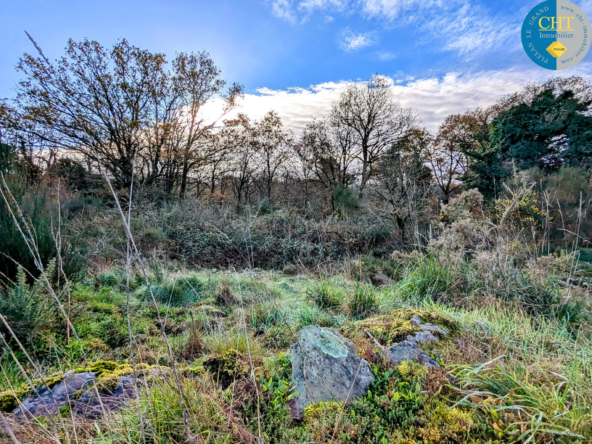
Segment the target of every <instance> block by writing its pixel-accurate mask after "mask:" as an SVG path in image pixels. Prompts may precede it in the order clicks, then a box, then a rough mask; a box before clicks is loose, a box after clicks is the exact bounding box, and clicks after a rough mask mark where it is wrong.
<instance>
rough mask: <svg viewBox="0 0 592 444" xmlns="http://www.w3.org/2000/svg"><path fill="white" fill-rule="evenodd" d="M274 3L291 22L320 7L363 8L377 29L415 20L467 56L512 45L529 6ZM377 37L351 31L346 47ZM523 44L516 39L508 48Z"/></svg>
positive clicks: (324, 0) (412, 1)
mask: <svg viewBox="0 0 592 444" xmlns="http://www.w3.org/2000/svg"><path fill="white" fill-rule="evenodd" d="M586 1H590V0H586ZM271 5H272V12H273V14H274V15H275V16H277V17H279V18H283V19H285V20H288V21H290V22H295V21H296V18H297V16H298V14H304V18H303V19H302V20H301V23H304V22H306V21H307V19H308V17H309V16H310V15H311V14H313V13H314V12H315V11H321V12H325V13H327V12H331V13H332V14H340V13H341V14H348V15H349V14H357V15H358V16H360V17H361V18H363V19H366V20H370V21H373V22H377V24H376V26H377V30H380V29H388V28H393V27H397V26H404V25H408V26H415V27H417V29H419V30H421V31H424V32H427V33H429V34H430V35H431V37H432V38H438V39H440V41H442V42H443V43H444V44H443V45H442V46H441V49H442V50H444V51H454V52H457V53H459V54H460V55H463V56H467V55H471V54H472V53H473V52H474V51H475V50H477V49H480V50H481V51H483V50H488V49H490V48H493V47H495V46H496V45H498V46H499V45H506V46H507V44H508V42H510V41H511V39H512V37H515V36H516V35H519V29H520V25H521V22H522V20H521V18H522V17H524V15H525V14H526V13H527V10H528V9H529V8H528V7H527V6H526V5H524V6H522V7H521V8H513V9H512V11H511V13H506V14H505V15H503V13H501V12H500V13H498V14H492V13H491V12H490V11H489V10H488V9H486V8H484V7H483V6H482V5H481V4H480V3H478V2H471V3H469V2H467V1H466V0H447V1H444V0H272V2H271ZM331 18H332V19H333V18H334V16H333V15H332V16H331ZM350 32H351V31H350ZM427 41H431V40H427ZM348 42H349V43H348ZM375 42H376V38H375V36H374V38H371V36H369V35H367V34H357V35H350V36H348V37H347V38H346V41H345V43H344V42H342V43H341V47H342V48H345V49H347V50H351V49H357V48H362V47H364V46H370V45H371V44H372V43H375ZM518 47H519V45H518V44H517V43H514V44H512V47H511V48H506V51H507V50H508V49H517V48H518Z"/></svg>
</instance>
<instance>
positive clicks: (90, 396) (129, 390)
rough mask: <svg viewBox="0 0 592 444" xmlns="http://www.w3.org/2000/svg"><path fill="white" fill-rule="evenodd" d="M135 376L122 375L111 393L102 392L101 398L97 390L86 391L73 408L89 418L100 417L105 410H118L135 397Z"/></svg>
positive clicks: (77, 412)
mask: <svg viewBox="0 0 592 444" xmlns="http://www.w3.org/2000/svg"><path fill="white" fill-rule="evenodd" d="M134 385H135V379H134V377H133V376H122V377H121V379H120V380H119V385H118V386H117V387H116V388H115V390H113V392H111V393H106V394H105V393H100V397H101V398H100V399H99V397H98V396H97V391H96V390H87V391H85V392H84V393H83V394H82V395H81V396H80V397H79V398H78V399H77V400H76V402H75V404H74V406H73V407H72V410H73V411H74V412H75V413H76V414H77V415H80V416H84V417H85V418H88V419H98V418H100V417H101V416H102V414H103V413H104V412H107V411H113V410H118V409H120V408H122V407H123V406H124V405H125V401H127V400H128V399H130V398H135V397H136V393H137V390H140V389H139V388H138V389H136V388H135V387H134Z"/></svg>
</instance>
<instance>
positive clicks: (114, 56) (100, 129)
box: [3, 40, 242, 195]
mask: <svg viewBox="0 0 592 444" xmlns="http://www.w3.org/2000/svg"><path fill="white" fill-rule="evenodd" d="M19 69H20V70H21V71H22V72H23V73H24V74H25V80H23V81H22V82H21V83H20V87H19V94H18V97H17V106H16V107H15V112H14V113H11V114H10V115H11V116H13V118H11V119H10V120H9V123H10V124H12V125H14V126H15V127H18V129H19V130H20V131H21V132H23V133H28V134H33V135H35V136H36V137H38V138H39V139H41V140H47V141H50V142H51V143H52V144H54V145H55V146H59V147H63V148H68V149H70V150H74V151H76V152H78V153H81V154H82V155H83V156H84V157H85V160H86V162H87V164H93V163H95V164H97V165H101V166H102V167H103V168H105V169H106V170H107V171H108V172H109V173H110V175H111V176H112V177H113V178H114V180H115V183H116V185H117V186H119V187H127V186H128V185H129V184H130V183H131V178H132V174H135V175H137V179H138V182H139V183H143V184H147V185H149V184H152V183H154V182H155V181H157V180H159V179H160V178H162V177H163V176H164V177H165V178H166V180H165V182H166V183H167V185H166V186H165V188H168V189H169V190H172V188H173V186H175V185H176V183H177V181H179V188H180V194H181V195H183V194H184V193H185V189H186V187H187V178H188V176H189V172H190V170H191V169H192V168H194V167H196V166H197V165H198V163H199V160H200V156H199V155H198V154H196V146H197V144H198V141H199V140H200V139H201V138H202V136H203V135H204V133H206V132H207V131H208V130H209V129H211V127H212V126H213V125H214V124H215V121H216V120H214V121H210V122H208V123H206V122H205V120H204V118H203V117H202V116H201V114H200V111H201V109H202V107H203V105H204V104H205V103H206V102H208V101H209V100H211V99H212V98H214V97H216V96H218V95H220V96H222V89H223V87H224V86H225V82H224V81H223V80H222V79H221V78H220V71H219V69H218V68H217V67H216V66H215V65H214V64H213V61H212V60H211V58H210V57H209V55H208V54H207V53H205V52H202V53H198V54H189V55H188V54H184V53H182V54H179V55H178V56H177V57H176V58H175V60H174V62H173V70H172V71H169V70H167V69H166V59H165V56H164V55H163V54H158V53H151V52H149V51H146V50H142V49H140V48H137V47H135V46H132V45H130V44H129V43H128V42H127V41H126V40H122V41H120V42H118V43H117V44H115V45H114V46H113V48H112V49H110V50H107V49H106V48H104V47H103V46H101V45H100V44H99V43H98V42H96V41H88V40H85V41H83V42H80V43H77V42H74V41H72V40H70V41H69V42H68V46H67V48H66V56H65V57H63V58H61V59H60V60H58V61H56V62H55V63H50V62H49V61H48V60H47V59H46V58H45V57H38V58H35V57H33V56H31V55H28V54H25V55H24V56H23V57H22V59H21V61H20V64H19ZM241 91H242V90H241V87H240V86H238V85H232V86H231V87H230V89H229V90H228V92H227V93H226V94H225V95H223V96H222V100H223V102H224V104H223V107H222V112H221V115H222V116H223V115H224V114H225V113H226V112H228V110H229V109H230V108H232V107H233V106H234V105H235V101H236V99H237V98H238V97H240V94H241ZM220 117H221V116H220ZM220 117H218V119H219V118H220ZM3 120H5V119H3Z"/></svg>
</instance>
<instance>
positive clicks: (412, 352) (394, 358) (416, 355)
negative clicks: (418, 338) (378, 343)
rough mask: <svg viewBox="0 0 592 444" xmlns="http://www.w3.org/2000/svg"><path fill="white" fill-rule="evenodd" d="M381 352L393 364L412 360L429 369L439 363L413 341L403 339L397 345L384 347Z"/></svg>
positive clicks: (436, 367)
mask: <svg viewBox="0 0 592 444" xmlns="http://www.w3.org/2000/svg"><path fill="white" fill-rule="evenodd" d="M381 354H382V355H383V356H384V357H386V358H387V359H388V360H389V362H390V363H391V364H392V365H393V366H397V365H399V364H400V363H401V362H403V361H414V362H417V363H419V364H421V365H423V366H425V367H428V368H431V369H439V368H440V365H439V364H438V363H437V362H436V361H434V360H433V359H432V358H430V356H429V355H428V354H427V353H426V352H424V351H423V350H422V349H421V348H419V347H418V345H417V344H416V343H415V342H411V341H403V342H400V343H399V344H397V345H393V346H392V347H390V348H388V349H385V350H383V351H382V352H381Z"/></svg>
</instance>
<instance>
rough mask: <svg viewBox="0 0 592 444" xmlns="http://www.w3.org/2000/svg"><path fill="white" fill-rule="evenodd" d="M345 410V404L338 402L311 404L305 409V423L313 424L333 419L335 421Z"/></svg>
mask: <svg viewBox="0 0 592 444" xmlns="http://www.w3.org/2000/svg"><path fill="white" fill-rule="evenodd" d="M342 409H343V404H342V403H340V402H336V401H325V402H318V403H316V404H310V405H308V406H306V407H305V408H304V422H305V423H309V424H310V423H312V422H313V421H315V420H320V419H331V420H335V419H336V416H337V415H338V414H339V412H340V411H341V410H342Z"/></svg>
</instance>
